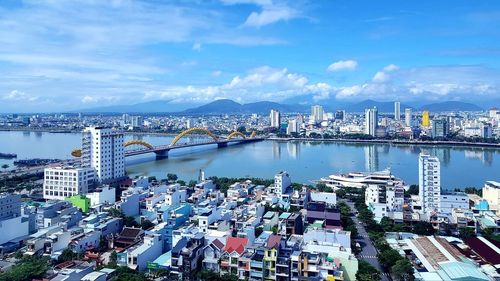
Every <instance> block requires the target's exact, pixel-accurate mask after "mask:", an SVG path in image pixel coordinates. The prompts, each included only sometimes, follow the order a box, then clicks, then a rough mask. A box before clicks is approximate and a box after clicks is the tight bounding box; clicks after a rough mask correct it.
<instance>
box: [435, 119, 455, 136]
mask: <svg viewBox="0 0 500 281" xmlns="http://www.w3.org/2000/svg"><path fill="white" fill-rule="evenodd" d="M449 133H450V130H449V126H448V120H446V119H444V118H443V119H436V120H432V130H431V135H432V137H433V138H444V137H446V136H448V134H449Z"/></svg>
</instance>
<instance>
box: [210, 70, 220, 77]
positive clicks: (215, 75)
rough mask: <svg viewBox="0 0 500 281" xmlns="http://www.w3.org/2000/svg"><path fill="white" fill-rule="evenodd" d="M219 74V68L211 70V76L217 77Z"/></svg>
mask: <svg viewBox="0 0 500 281" xmlns="http://www.w3.org/2000/svg"><path fill="white" fill-rule="evenodd" d="M221 75H222V71H220V70H215V71H213V72H212V76H214V77H219V76H221Z"/></svg>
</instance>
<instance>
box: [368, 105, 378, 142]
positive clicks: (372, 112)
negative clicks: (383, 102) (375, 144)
mask: <svg viewBox="0 0 500 281" xmlns="http://www.w3.org/2000/svg"><path fill="white" fill-rule="evenodd" d="M377 127H378V110H377V108H376V107H374V108H372V109H366V110H365V134H367V135H370V136H375V132H376V130H377Z"/></svg>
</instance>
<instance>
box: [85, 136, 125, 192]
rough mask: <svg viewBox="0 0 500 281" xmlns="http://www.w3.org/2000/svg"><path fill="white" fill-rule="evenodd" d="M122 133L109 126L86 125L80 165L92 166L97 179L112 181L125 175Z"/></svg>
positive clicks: (104, 181) (105, 181) (106, 181)
mask: <svg viewBox="0 0 500 281" xmlns="http://www.w3.org/2000/svg"><path fill="white" fill-rule="evenodd" d="M123 140H124V138H123V134H122V133H119V132H116V131H114V130H112V129H109V128H102V127H88V128H85V129H84V130H83V133H82V167H92V168H94V169H95V171H96V176H97V180H98V181H100V182H103V183H109V182H113V181H114V180H118V179H120V178H123V177H125V149H124V146H123Z"/></svg>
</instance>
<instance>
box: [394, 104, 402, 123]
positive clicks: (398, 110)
mask: <svg viewBox="0 0 500 281" xmlns="http://www.w3.org/2000/svg"><path fill="white" fill-rule="evenodd" d="M394 120H396V121H399V120H401V103H400V102H399V101H395V102H394Z"/></svg>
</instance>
